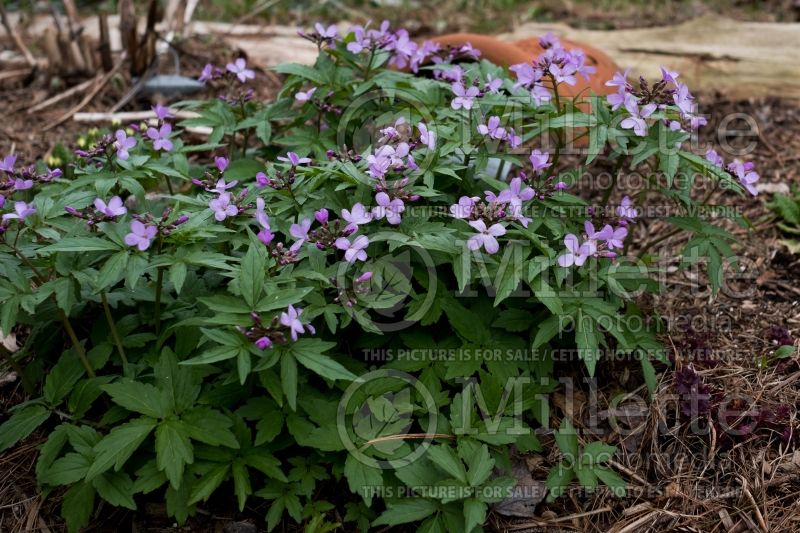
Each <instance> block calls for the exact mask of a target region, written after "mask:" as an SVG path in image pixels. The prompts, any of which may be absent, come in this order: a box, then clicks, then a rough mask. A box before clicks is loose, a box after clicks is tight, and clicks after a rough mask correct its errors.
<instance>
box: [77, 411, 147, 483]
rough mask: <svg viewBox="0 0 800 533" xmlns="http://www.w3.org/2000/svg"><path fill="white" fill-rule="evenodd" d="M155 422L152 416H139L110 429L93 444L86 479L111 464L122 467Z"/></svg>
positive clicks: (91, 477)
mask: <svg viewBox="0 0 800 533" xmlns="http://www.w3.org/2000/svg"><path fill="white" fill-rule="evenodd" d="M156 424H157V421H156V420H154V419H152V418H148V417H140V418H136V419H134V420H131V421H130V422H128V423H127V424H122V425H119V426H117V427H115V428H114V429H112V430H111V432H109V434H108V435H106V436H105V437H103V440H101V441H100V442H98V443H97V444H96V445H95V447H94V453H95V459H94V461H93V462H92V466H91V468H89V471H88V472H87V474H86V479H87V480H92V479H94V478H95V477H96V476H98V475H100V474H102V473H103V472H105V471H106V470H108V469H109V468H111V467H112V466H113V467H114V469H115V470H119V469H120V468H122V465H124V464H125V461H127V460H128V459H129V458H130V456H131V455H133V452H135V451H136V450H137V449H138V448H139V446H141V444H142V442H144V439H146V438H147V436H148V435H149V434H150V432H151V431H153V428H155V427H156Z"/></svg>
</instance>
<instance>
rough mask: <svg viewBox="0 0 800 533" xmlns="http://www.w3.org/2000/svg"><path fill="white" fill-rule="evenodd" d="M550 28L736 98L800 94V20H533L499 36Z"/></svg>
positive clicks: (628, 62)
mask: <svg viewBox="0 0 800 533" xmlns="http://www.w3.org/2000/svg"><path fill="white" fill-rule="evenodd" d="M548 31H552V32H553V33H554V34H556V35H557V36H559V37H564V38H566V39H570V40H574V41H578V42H584V43H587V44H590V45H592V46H594V47H595V48H598V49H600V50H602V51H604V52H606V53H607V54H608V55H609V56H611V58H612V59H613V60H614V61H615V62H616V63H617V64H618V65H619V66H620V67H621V68H623V69H625V68H628V67H631V72H632V74H633V75H634V76H639V75H643V76H645V77H646V78H659V77H660V76H661V72H660V67H661V66H662V65H663V66H666V67H669V68H670V69H673V70H677V71H678V72H680V73H681V78H680V79H681V81H683V82H684V83H686V84H688V85H689V87H690V88H691V89H692V90H693V91H696V90H719V91H720V92H722V93H724V94H725V95H726V96H729V97H732V98H751V97H760V96H780V97H784V98H787V97H788V98H795V99H798V98H800V84H798V83H797V82H796V80H798V79H800V24H798V23H771V22H740V21H734V20H730V19H725V18H721V17H719V16H707V17H701V18H697V19H694V20H690V21H688V22H685V23H683V24H679V25H676V26H666V27H657V28H638V29H628V30H613V31H601V30H584V29H577V28H571V27H569V26H567V25H565V24H559V23H552V24H551V23H527V24H523V25H521V26H520V27H519V28H517V29H516V30H514V31H513V32H512V33H507V34H503V35H500V36H499V37H500V38H501V39H503V40H507V41H518V40H521V39H525V38H531V37H536V36H539V35H544V34H545V33H547V32H548ZM700 111H701V112H702V109H701V110H700Z"/></svg>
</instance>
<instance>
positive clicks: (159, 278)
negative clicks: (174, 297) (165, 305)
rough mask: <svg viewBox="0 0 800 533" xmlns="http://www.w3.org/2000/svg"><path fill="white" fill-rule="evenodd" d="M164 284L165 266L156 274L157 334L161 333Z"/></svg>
mask: <svg viewBox="0 0 800 533" xmlns="http://www.w3.org/2000/svg"><path fill="white" fill-rule="evenodd" d="M163 285H164V268H163V267H159V268H158V275H157V276H156V302H155V306H156V309H155V320H156V335H159V334H160V333H161V288H162V287H163Z"/></svg>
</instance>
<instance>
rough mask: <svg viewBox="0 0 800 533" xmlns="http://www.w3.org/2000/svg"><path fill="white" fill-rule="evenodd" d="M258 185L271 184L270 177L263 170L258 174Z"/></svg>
mask: <svg viewBox="0 0 800 533" xmlns="http://www.w3.org/2000/svg"><path fill="white" fill-rule="evenodd" d="M256 185H257V186H259V187H262V188H263V187H266V186H267V185H269V177H268V176H267V175H266V174H264V173H263V172H259V173H257V174H256Z"/></svg>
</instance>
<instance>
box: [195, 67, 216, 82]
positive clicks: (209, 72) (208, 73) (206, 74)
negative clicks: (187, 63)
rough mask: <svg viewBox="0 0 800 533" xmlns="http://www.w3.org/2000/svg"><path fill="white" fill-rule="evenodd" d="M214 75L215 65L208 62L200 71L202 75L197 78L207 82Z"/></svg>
mask: <svg viewBox="0 0 800 533" xmlns="http://www.w3.org/2000/svg"><path fill="white" fill-rule="evenodd" d="M213 77H214V65H212V64H211V63H206V66H204V67H203V71H202V72H201V73H200V77H199V78H197V80H198V81H202V82H207V81H208V80H210V79H212V78H213Z"/></svg>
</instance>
